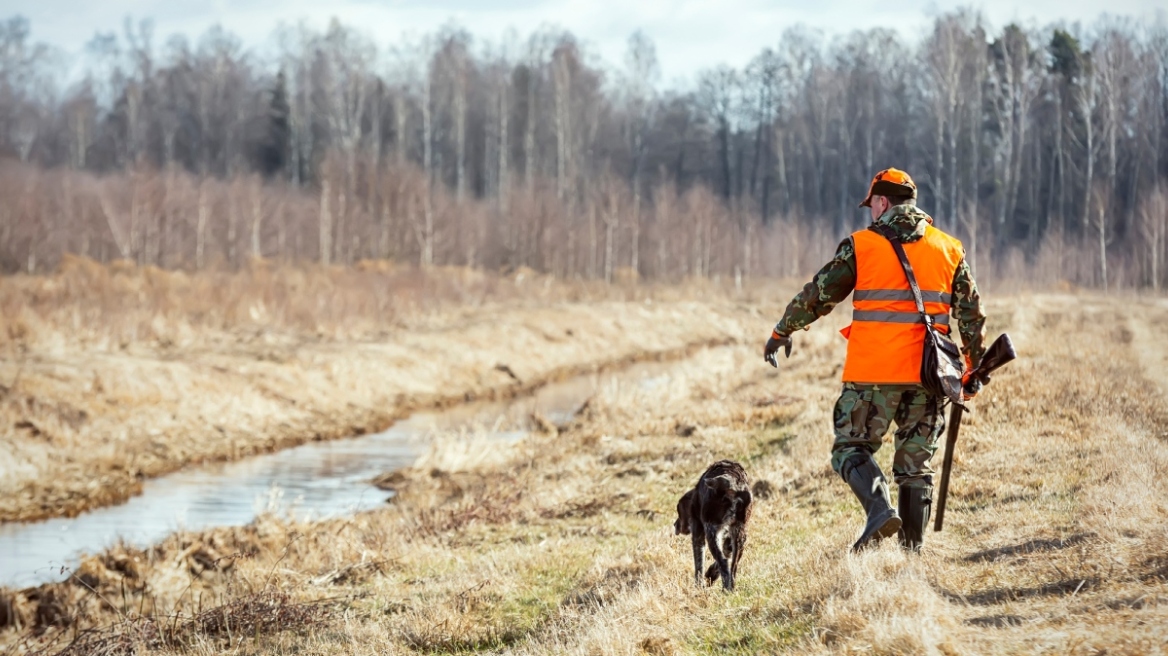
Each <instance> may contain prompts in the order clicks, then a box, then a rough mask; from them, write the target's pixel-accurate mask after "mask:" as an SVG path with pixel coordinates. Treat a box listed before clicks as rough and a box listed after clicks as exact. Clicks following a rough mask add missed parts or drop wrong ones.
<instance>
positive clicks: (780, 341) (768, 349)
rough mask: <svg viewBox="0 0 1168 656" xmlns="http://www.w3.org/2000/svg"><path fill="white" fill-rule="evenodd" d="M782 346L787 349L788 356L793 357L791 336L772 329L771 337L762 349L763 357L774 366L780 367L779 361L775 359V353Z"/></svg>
mask: <svg viewBox="0 0 1168 656" xmlns="http://www.w3.org/2000/svg"><path fill="white" fill-rule="evenodd" d="M780 347H783V348H784V349H785V351H786V356H787V357H788V358H789V357H791V337H790V336H789V335H780V334H779V333H777V332H774V331H771V338H770V339H768V340H767V343H766V346H764V347H763V349H762V359H763V360H765V361H766V362H769V363H770V365H771V366H772V367H778V366H779V362H778V360H777V359H775V354H776V353H778V352H779V348H780Z"/></svg>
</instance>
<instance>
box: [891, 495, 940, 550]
mask: <svg viewBox="0 0 1168 656" xmlns="http://www.w3.org/2000/svg"><path fill="white" fill-rule="evenodd" d="M896 506H897V508H898V509H899V510H900V520H901V525H900V546H902V547H904V548H905V549H908V550H909V551H913V552H920V550H921V547H922V546H924V544H925V530H926V529H927V528H928V526H929V515H930V514H931V512H932V509H933V488H931V487H908V486H907V485H901V486H900V496H899V497H898V498H897V500H896Z"/></svg>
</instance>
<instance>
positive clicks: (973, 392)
mask: <svg viewBox="0 0 1168 656" xmlns="http://www.w3.org/2000/svg"><path fill="white" fill-rule="evenodd" d="M972 373H973V371H972V370H971V371H967V372H965V375H964V376H962V377H961V398H962V399H963V400H965V401H969V400H972V399H973V397H975V396H977V393H978V392H980V391H981V388H982V382H981V380H980V379H978V378H974V377H973V376H971V375H970V374H972Z"/></svg>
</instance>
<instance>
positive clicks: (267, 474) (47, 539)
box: [0, 362, 672, 588]
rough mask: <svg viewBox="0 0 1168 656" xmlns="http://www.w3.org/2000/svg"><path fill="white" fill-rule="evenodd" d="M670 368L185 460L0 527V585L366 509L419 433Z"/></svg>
mask: <svg viewBox="0 0 1168 656" xmlns="http://www.w3.org/2000/svg"><path fill="white" fill-rule="evenodd" d="M671 366H672V364H671V363H667V362H643V363H639V364H635V365H632V366H630V367H627V368H625V369H621V370H616V371H610V372H605V373H601V374H588V375H583V376H577V377H575V378H570V379H567V380H564V381H560V382H557V383H552V384H550V385H547V386H545V387H542V388H540V389H539V390H538V391H537V392H535V393H534V394H533V395H531V396H526V397H521V398H517V399H513V400H511V401H507V402H500V403H472V404H468V405H463V406H456V407H453V408H449V409H446V410H442V411H437V412H424V413H417V414H414V415H411V416H410V417H409V418H407V419H405V420H402V421H399V422H397V423H395V424H394V425H393V426H391V427H390V428H389V429H388V430H386V431H384V432H381V433H373V434H369V435H364V436H361V437H354V438H351V439H343V440H335V441H329V442H316V443H308V444H304V445H301V446H298V447H294V448H291V449H286V450H284V451H279V452H276V453H271V454H267V455H262V456H256V457H253V458H248V459H246V460H241V461H238V462H231V463H217V464H209V465H200V466H192V467H188V468H186V469H183V470H181V471H178V472H175V473H173V474H170V475H167V476H163V477H160V478H157V479H153V480H150V481H147V482H146V483H145V485H144V486H143V490H142V494H140V495H138V496H136V497H133V498H131V499H130V500H129V501H127V502H126V503H124V504H121V505H118V506H111V507H107V508H100V509H97V510H93V511H90V512H87V513H84V514H82V515H79V516H77V517H73V518H57V519H50V520H46V521H40V522H16V523H9V524H0V588H4V587H6V588H24V587H29V586H34V585H40V584H42V583H48V582H51V581H58V580H63V579H64V578H67V577H68V572H69V570H71V569H73V568H75V567H76V566H77V565H78V564H79V563H80V561H81V558H82V556H83V555H84V554H87V553H99V552H101V551H103V550H104V549H107V548H109V547H111V546H114V545H115V544H117V543H118V542H119V541H121V542H124V543H125V544H129V545H133V546H136V547H146V546H149V545H151V544H155V543H157V542H159V541H161V540H162V539H163V538H165V537H166V536H167V535H169V534H171V533H173V532H175V531H179V530H187V531H198V530H203V529H207V528H211V527H215V526H240V525H244V524H248V523H250V522H251V521H253V520H254V519H255V518H256V516H257V515H258V514H259V513H262V512H275V513H279V514H283V515H285V516H292V517H296V518H301V519H323V518H327V517H336V516H340V515H346V514H350V513H355V512H360V511H363V510H370V509H373V508H376V507H378V506H380V505H381V504H383V503H385V502H386V500H387V499H388V498H389V497H390V496H392V493H391V492H386V491H383V490H380V489H378V488H376V487H374V486H373V485H372V483H371V479H373V478H374V477H376V476H378V475H380V474H384V473H387V472H391V471H393V470H395V469H400V468H402V467H406V466H409V465H410V464H412V463H413V462H414V461H415V460H416V459H417V457H418V456H419V455H420V454H421V452H422V451H423V450H424V449H425V448H426V440H427V438H428V437H432V436H434V435H436V434H439V433H449V432H454V433H458V432H461V431H473V432H475V433H476V434H480V435H481V434H486V435H488V436H489V437H491V438H492V439H498V440H500V441H502V442H512V441H516V440H520V439H523V437H524V436H525V435H527V433H528V432H529V431H530V430H531V420H530V418H531V416H532V414H533V413H538V414H540V415H542V416H543V417H545V418H546V419H548V420H550V421H551V422H552V423H561V422H565V421H568V420H569V419H571V417H572V415H573V414H574V413H575V412H576V410H578V409H579V408H580V406H581V405H582V404H583V403H584V402H585V401H586V400H588V398H590V397H591V396H592V395H593V394H595V392H596V390H597V389H600V387H601V386H610V385H615V386H621V385H635V386H639V387H642V388H651V387H653V386H655V385H658V384H661V383H663V382H665V381H667V380H668V378H669V370H670V367H671Z"/></svg>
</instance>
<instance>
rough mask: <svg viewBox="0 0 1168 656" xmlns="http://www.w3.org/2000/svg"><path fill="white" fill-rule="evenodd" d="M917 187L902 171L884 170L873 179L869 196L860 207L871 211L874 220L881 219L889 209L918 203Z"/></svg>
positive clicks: (869, 188)
mask: <svg viewBox="0 0 1168 656" xmlns="http://www.w3.org/2000/svg"><path fill="white" fill-rule="evenodd" d="M916 200H917V185H916V183H915V182H913V180H912V178H910V177H909V175H908V174H907V173H905V172H904V171H901V170H900V169H884V170H883V171H881V172H879V173H877V174H876V177H874V178H872V184H871V185H869V186H868V196H867V198H865V199H864V202H862V203H860V207H867V208H869V209H870V210H871V214H872V220H873V221H875V220H876V219H878V218H880V216H881V215H882V214H884V213H885V212H887V211H888V208H890V207H893V206H895V205H903V204H905V203H910V204H912V203H916Z"/></svg>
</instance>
